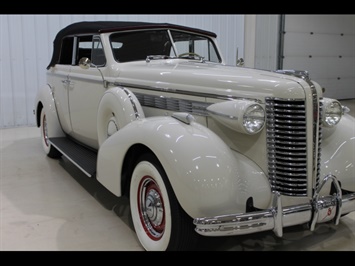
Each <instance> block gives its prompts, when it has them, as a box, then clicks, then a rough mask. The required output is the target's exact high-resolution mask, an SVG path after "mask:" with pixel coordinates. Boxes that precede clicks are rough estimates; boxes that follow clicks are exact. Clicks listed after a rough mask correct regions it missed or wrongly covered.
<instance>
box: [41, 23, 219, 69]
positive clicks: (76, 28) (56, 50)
mask: <svg viewBox="0 0 355 266" xmlns="http://www.w3.org/2000/svg"><path fill="white" fill-rule="evenodd" d="M152 28H166V29H179V30H187V31H192V32H195V33H199V34H204V35H208V36H211V37H217V35H216V34H215V33H213V32H210V31H205V30H201V29H197V28H191V27H186V26H181V25H175V24H170V23H152V22H140V21H82V22H76V23H73V24H70V25H68V26H66V27H65V28H63V29H62V30H60V31H59V32H58V33H57V35H56V37H55V39H54V41H53V54H52V59H51V62H50V63H49V65H48V67H47V69H49V68H50V67H52V66H54V65H55V64H56V63H57V62H58V60H59V55H60V46H61V43H62V39H63V38H64V37H66V36H72V35H78V34H99V33H104V32H116V31H125V30H134V29H152Z"/></svg>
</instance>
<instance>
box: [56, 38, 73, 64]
mask: <svg viewBox="0 0 355 266" xmlns="http://www.w3.org/2000/svg"><path fill="white" fill-rule="evenodd" d="M73 45H74V37H66V38H64V39H63V41H62V46H61V50H60V56H59V62H58V64H61V65H71V64H72V59H73Z"/></svg>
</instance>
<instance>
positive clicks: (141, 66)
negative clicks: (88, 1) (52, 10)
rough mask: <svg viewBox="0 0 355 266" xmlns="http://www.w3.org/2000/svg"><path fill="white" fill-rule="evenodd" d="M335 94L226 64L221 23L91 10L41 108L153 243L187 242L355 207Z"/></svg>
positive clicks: (52, 67) (50, 132) (333, 216)
mask: <svg viewBox="0 0 355 266" xmlns="http://www.w3.org/2000/svg"><path fill="white" fill-rule="evenodd" d="M323 94H324V92H323V91H322V88H321V86H320V85H319V84H317V83H316V82H315V81H313V80H311V79H310V77H309V75H308V73H307V72H306V71H293V70H280V71H265V70H257V69H250V68H246V67H242V66H227V65H226V64H225V61H224V59H223V57H222V55H221V53H220V51H219V48H218V45H217V42H216V34H214V33H212V32H209V31H205V30H201V29H195V28H190V27H185V26H179V25H173V24H167V23H144V22H114V21H106V22H104V21H96V22H90V21H87V22H79V23H74V24H71V25H69V26H67V27H65V28H64V29H62V30H61V31H59V32H58V34H57V35H56V38H55V40H54V47H53V56H52V59H51V61H50V64H49V65H48V68H47V84H46V85H44V86H43V87H42V88H40V89H39V91H38V95H37V98H36V103H35V108H34V113H35V116H36V121H37V125H38V127H40V129H41V136H42V140H43V147H44V151H45V152H46V154H47V155H48V156H49V157H52V158H55V157H59V156H65V157H67V158H68V159H69V160H70V161H71V162H73V163H74V164H75V165H76V166H77V167H78V168H79V169H81V170H82V171H83V172H84V173H85V174H86V175H87V176H88V177H92V178H96V179H97V180H98V182H100V183H101V184H102V185H103V186H104V187H106V188H107V189H108V190H109V191H111V192H112V193H113V194H114V195H116V196H117V197H121V196H127V197H128V198H129V200H130V210H131V215H132V221H133V224H134V229H135V232H136V234H137V237H138V239H139V241H140V243H141V245H142V246H143V248H144V249H145V250H184V249H194V248H196V246H195V245H196V243H198V241H197V240H196V239H198V238H201V237H202V236H205V237H210V236H212V237H214V236H230V235H242V234H251V233H256V232H260V231H266V230H272V231H274V233H275V234H276V235H277V236H282V234H283V229H284V227H289V226H294V225H300V224H305V225H308V226H309V229H310V230H314V229H315V228H316V225H317V224H318V223H324V222H332V223H334V224H338V223H339V220H340V218H341V217H342V216H344V215H346V214H348V213H350V212H353V211H355V170H354V150H355V136H354V130H353V126H354V124H355V121H354V118H353V117H352V116H350V115H349V114H347V113H346V112H345V110H346V107H344V106H342V105H341V104H340V103H339V101H337V100H335V99H329V98H326V97H324V95H323ZM201 235H202V236H201Z"/></svg>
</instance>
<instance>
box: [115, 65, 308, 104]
mask: <svg viewBox="0 0 355 266" xmlns="http://www.w3.org/2000/svg"><path fill="white" fill-rule="evenodd" d="M116 70H118V72H116V73H118V76H117V78H116V79H115V82H116V83H117V84H120V85H123V86H127V87H144V88H154V89H161V90H164V91H182V92H184V91H187V92H188V91H193V92H199V93H204V94H206V95H208V94H212V95H225V96H232V97H243V98H259V99H260V100H261V99H263V98H265V97H282V98H284V97H285V98H304V95H305V94H304V87H305V86H308V84H307V83H306V82H305V81H304V80H303V79H301V78H297V77H295V76H290V75H286V74H279V73H275V72H271V71H266V70H257V69H252V68H245V67H236V66H226V65H221V64H212V63H202V62H196V61H188V60H180V59H170V60H154V61H150V62H131V63H121V64H118V67H117V69H116ZM256 95H257V97H256Z"/></svg>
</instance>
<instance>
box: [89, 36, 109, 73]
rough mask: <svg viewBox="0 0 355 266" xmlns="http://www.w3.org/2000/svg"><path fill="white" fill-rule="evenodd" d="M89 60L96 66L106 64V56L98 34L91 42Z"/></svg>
mask: <svg viewBox="0 0 355 266" xmlns="http://www.w3.org/2000/svg"><path fill="white" fill-rule="evenodd" d="M91 62H92V63H93V64H95V65H97V66H104V65H105V64H106V57H105V53H104V49H103V47H102V43H101V39H100V37H99V36H94V38H93V42H92V51H91Z"/></svg>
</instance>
